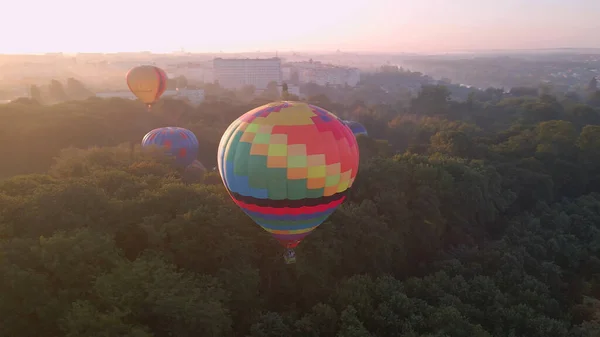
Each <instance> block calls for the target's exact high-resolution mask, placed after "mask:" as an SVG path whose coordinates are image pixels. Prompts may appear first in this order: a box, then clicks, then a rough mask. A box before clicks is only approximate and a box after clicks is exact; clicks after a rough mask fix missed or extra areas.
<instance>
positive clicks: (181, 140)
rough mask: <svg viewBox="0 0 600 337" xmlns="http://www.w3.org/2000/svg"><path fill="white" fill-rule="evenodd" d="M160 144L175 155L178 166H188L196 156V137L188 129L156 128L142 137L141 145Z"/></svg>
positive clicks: (170, 153)
mask: <svg viewBox="0 0 600 337" xmlns="http://www.w3.org/2000/svg"><path fill="white" fill-rule="evenodd" d="M152 145H154V146H160V147H163V148H166V149H167V151H166V152H167V153H168V154H169V155H172V156H174V157H175V163H176V164H177V165H179V166H188V165H190V164H192V163H193V162H194V160H195V159H196V157H197V156H198V139H197V138H196V135H194V133H193V132H192V131H190V130H188V129H184V128H178V127H166V128H158V129H154V130H152V131H150V132H148V133H147V134H146V135H145V136H144V139H142V147H147V146H152Z"/></svg>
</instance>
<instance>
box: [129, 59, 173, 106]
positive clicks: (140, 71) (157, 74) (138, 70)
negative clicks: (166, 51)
mask: <svg viewBox="0 0 600 337" xmlns="http://www.w3.org/2000/svg"><path fill="white" fill-rule="evenodd" d="M127 85H128V86H129V90H131V92H132V93H133V94H134V95H136V96H137V98H139V99H140V101H142V102H144V103H146V104H152V103H154V102H156V101H158V99H159V98H160V96H161V95H162V94H163V93H164V92H165V90H166V89H167V74H166V73H165V71H164V70H162V69H160V68H158V67H155V66H139V67H135V68H133V69H131V70H129V72H127Z"/></svg>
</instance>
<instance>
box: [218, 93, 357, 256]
mask: <svg viewBox="0 0 600 337" xmlns="http://www.w3.org/2000/svg"><path fill="white" fill-rule="evenodd" d="M358 159H359V154H358V145H357V143H356V138H355V137H354V135H353V134H352V132H351V131H350V129H349V128H347V127H346V126H344V124H343V123H342V122H341V120H340V119H339V118H338V117H336V116H335V115H333V114H332V113H330V112H328V111H326V110H324V109H322V108H319V107H317V106H314V105H310V104H307V103H304V102H275V103H270V104H266V105H263V106H261V107H258V108H256V109H254V110H251V111H249V112H247V113H246V114H244V115H242V116H241V117H239V118H238V119H237V120H235V121H234V122H233V123H232V124H231V125H230V126H229V128H228V129H227V130H226V131H225V133H224V134H223V137H222V138H221V142H220V144H219V152H218V158H217V160H218V167H219V173H220V174H221V178H222V179H223V183H224V184H225V187H226V188H227V190H228V191H229V194H230V195H231V197H232V199H233V200H234V202H235V203H236V204H237V205H238V206H240V207H241V209H242V210H243V211H244V212H245V213H246V214H248V215H249V216H250V217H251V218H252V219H253V220H254V221H255V222H256V223H257V224H258V225H260V226H261V227H262V228H263V229H265V230H266V231H268V232H269V233H271V234H272V235H273V236H274V237H275V238H276V239H277V240H278V241H279V242H280V243H281V244H282V245H283V246H284V247H287V248H294V247H295V246H296V245H297V244H298V243H299V242H300V241H301V240H302V239H303V238H304V237H306V236H307V235H308V234H309V233H310V232H311V231H312V230H314V229H315V228H316V227H317V226H319V225H320V224H321V223H323V221H325V219H326V218H327V217H328V216H329V215H331V213H333V212H334V211H335V209H336V208H337V207H338V206H339V205H340V204H341V203H342V202H343V201H344V199H345V198H346V192H347V191H348V189H349V188H350V187H351V186H352V183H353V182H354V179H355V177H356V173H357V171H358Z"/></svg>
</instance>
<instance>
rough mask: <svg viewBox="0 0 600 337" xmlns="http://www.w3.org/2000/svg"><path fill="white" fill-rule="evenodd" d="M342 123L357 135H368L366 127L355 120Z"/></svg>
mask: <svg viewBox="0 0 600 337" xmlns="http://www.w3.org/2000/svg"><path fill="white" fill-rule="evenodd" d="M344 124H346V125H347V126H348V127H349V128H350V130H352V133H353V134H354V135H355V136H358V135H365V136H368V133H367V128H365V127H364V126H363V125H362V124H360V123H359V122H355V121H344Z"/></svg>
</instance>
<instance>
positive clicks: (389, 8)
mask: <svg viewBox="0 0 600 337" xmlns="http://www.w3.org/2000/svg"><path fill="white" fill-rule="evenodd" d="M3 13H6V15H3V19H2V20H1V21H0V29H1V30H2V31H3V32H5V34H3V37H2V45H1V46H0V53H44V52H117V51H139V50H149V51H153V52H170V51H173V50H179V49H180V48H184V49H185V50H188V51H192V52H218V51H224V52H240V51H249V50H277V49H279V50H296V51H297V50H332V49H334V50H335V49H344V50H353V51H371V52H373V51H377V52H452V51H461V50H470V49H477V50H482V49H523V48H556V47H578V48H592V47H600V38H598V31H599V30H600V20H598V13H600V1H596V0H528V1H522V0H504V1H490V0H456V1H450V0H423V1H406V0H395V1H394V0H352V1H333V0H306V1H281V0H256V1H210V2H206V1H192V0H190V1H181V0H177V1H155V0H129V1H121V0H105V1H101V2H94V5H90V3H89V2H87V1H78V0H56V1H45V0H32V1H27V2H18V1H10V2H9V3H8V4H4V5H3ZM6 32H7V33H6Z"/></svg>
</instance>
